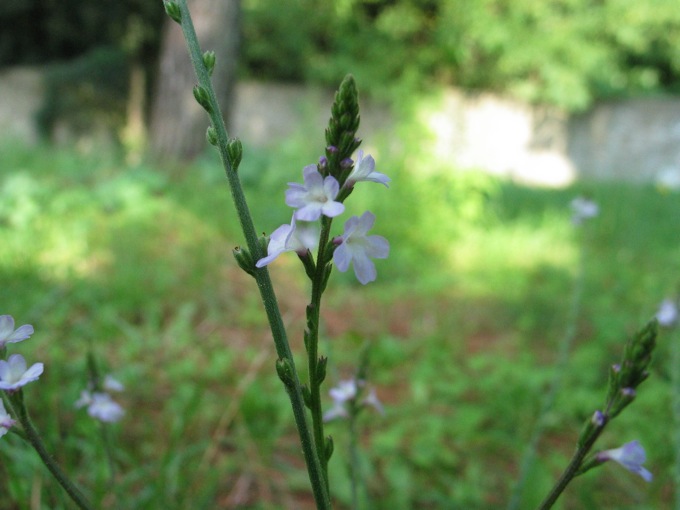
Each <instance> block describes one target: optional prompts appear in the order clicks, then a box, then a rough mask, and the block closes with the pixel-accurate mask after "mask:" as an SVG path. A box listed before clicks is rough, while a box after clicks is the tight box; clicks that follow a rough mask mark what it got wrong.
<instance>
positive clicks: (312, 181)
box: [286, 165, 345, 221]
mask: <svg viewBox="0 0 680 510" xmlns="http://www.w3.org/2000/svg"><path fill="white" fill-rule="evenodd" d="M302 173H303V175H304V179H305V183H304V184H298V183H296V182H289V183H288V186H289V188H288V190H286V204H287V205H289V206H290V207H294V208H296V209H297V211H295V219H298V220H302V221H316V220H318V219H319V218H320V217H321V215H322V214H323V215H324V216H328V217H329V218H334V217H335V216H338V215H340V214H342V212H343V211H344V210H345V206H344V205H342V204H341V203H340V202H335V197H337V196H338V191H340V185H339V184H338V181H337V180H336V179H335V177H333V176H330V175H329V176H328V177H326V178H325V179H324V177H323V176H322V175H321V174H320V173H319V171H318V170H317V169H316V165H308V166H306V167H305V168H304V169H303V171H302Z"/></svg>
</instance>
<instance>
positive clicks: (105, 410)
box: [75, 390, 125, 423]
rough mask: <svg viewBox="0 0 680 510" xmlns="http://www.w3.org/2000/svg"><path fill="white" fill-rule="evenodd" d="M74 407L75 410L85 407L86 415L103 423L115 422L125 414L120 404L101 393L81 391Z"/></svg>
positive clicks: (106, 394)
mask: <svg viewBox="0 0 680 510" xmlns="http://www.w3.org/2000/svg"><path fill="white" fill-rule="evenodd" d="M75 406H76V407H77V408H81V407H85V406H87V414H89V415H90V416H91V417H92V418H95V419H96V420H99V421H103V422H105V423H114V422H117V421H119V420H120V419H121V418H122V417H123V415H124V414H125V410H124V409H123V408H122V407H121V406H120V404H118V403H117V402H116V401H115V400H113V399H112V398H111V395H109V394H108V393H103V392H101V393H100V392H94V393H90V392H89V391H87V390H83V391H82V392H81V393H80V398H79V399H78V401H77V402H76V403H75Z"/></svg>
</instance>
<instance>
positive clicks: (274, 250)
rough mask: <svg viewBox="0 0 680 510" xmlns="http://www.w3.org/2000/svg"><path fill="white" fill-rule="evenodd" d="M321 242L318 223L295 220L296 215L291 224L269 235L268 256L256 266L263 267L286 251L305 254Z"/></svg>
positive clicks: (282, 226)
mask: <svg viewBox="0 0 680 510" xmlns="http://www.w3.org/2000/svg"><path fill="white" fill-rule="evenodd" d="M318 242H319V231H318V225H317V224H316V223H308V222H304V221H299V222H296V221H295V215H293V219H292V220H291V222H290V225H281V226H280V227H279V228H277V229H276V230H274V232H272V235H271V236H269V245H268V246H267V256H266V257H263V258H261V259H260V260H258V261H257V262H256V263H255V267H263V266H266V265H267V264H269V263H270V262H272V261H273V260H274V259H275V258H276V257H278V256H279V255H281V254H282V253H283V252H285V251H294V252H297V253H298V254H299V255H304V254H305V253H307V250H313V249H314V248H316V245H317V244H318Z"/></svg>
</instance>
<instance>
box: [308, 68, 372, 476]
mask: <svg viewBox="0 0 680 510" xmlns="http://www.w3.org/2000/svg"><path fill="white" fill-rule="evenodd" d="M358 128H359V102H358V94H357V89H356V85H355V83H354V78H352V77H351V76H348V77H346V78H345V79H344V80H343V81H342V83H341V84H340V87H339V89H338V92H337V94H336V95H335V101H334V103H333V106H332V108H331V118H330V120H329V122H328V128H327V129H326V144H327V147H326V159H325V162H326V164H325V165H323V166H322V165H319V166H320V167H321V171H322V172H323V173H325V174H326V176H325V178H326V179H335V181H336V182H337V183H338V184H337V186H338V188H339V187H340V186H342V185H343V184H344V182H345V180H346V179H347V175H348V174H349V171H350V168H351V167H350V166H349V165H346V164H345V162H347V161H350V160H349V157H350V156H351V155H352V152H353V151H354V150H355V149H356V148H357V147H358V146H359V144H360V143H361V142H360V140H358V139H357V138H356V132H357V129H358ZM322 175H323V174H322ZM334 195H336V196H337V191H336V192H335V193H334ZM346 196H348V194H345V195H344V197H343V198H346ZM326 203H331V204H333V203H337V202H332V201H328V202H326ZM343 209H344V206H343ZM298 212H299V211H298ZM340 212H342V210H341V211H340ZM332 215H334V214H332ZM332 223H333V218H332V217H331V215H329V214H327V213H326V214H325V215H323V216H321V233H320V236H319V248H318V252H317V257H316V268H315V271H314V273H313V276H312V277H311V280H312V296H311V301H310V303H309V305H308V306H307V330H306V331H305V347H306V349H307V364H308V367H309V402H308V405H309V408H310V410H311V413H312V430H313V431H314V441H315V443H316V450H317V452H319V457H320V460H321V466H322V469H323V472H324V477H325V480H326V483H328V461H329V459H330V457H331V454H332V451H333V444H332V440H331V438H330V437H329V438H326V437H325V436H324V430H323V410H322V407H321V384H322V383H323V380H324V379H325V376H326V358H321V357H319V318H320V315H319V313H320V310H321V296H322V295H323V292H324V290H325V288H326V283H327V282H328V277H329V276H330V268H331V265H330V263H331V254H332V251H333V250H332V247H331V246H329V243H328V241H329V239H330V233H331V225H332Z"/></svg>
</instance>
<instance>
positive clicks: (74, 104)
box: [37, 46, 128, 136]
mask: <svg viewBox="0 0 680 510" xmlns="http://www.w3.org/2000/svg"><path fill="white" fill-rule="evenodd" d="M127 91H128V66H127V59H126V56H125V54H124V53H123V52H122V51H121V50H120V49H119V48H116V47H103V46H100V47H97V48H95V49H93V50H92V51H90V52H88V53H86V54H84V55H82V56H80V57H78V58H75V59H72V60H69V61H66V62H60V63H54V64H51V65H49V66H48V68H47V71H46V73H45V97H44V100H43V103H42V107H41V109H40V110H39V111H38V113H37V123H38V127H39V129H40V131H41V133H42V134H43V135H45V136H49V135H50V134H51V133H52V131H53V130H54V128H55V125H56V124H57V123H58V122H59V121H67V123H68V127H69V130H70V131H73V132H74V133H73V134H76V133H81V134H84V133H89V132H90V131H91V130H92V129H93V128H94V127H99V128H102V127H104V128H106V129H108V130H110V131H111V132H115V131H117V130H118V129H119V128H120V127H121V126H122V125H123V123H124V122H125V117H124V112H125V103H126V97H127Z"/></svg>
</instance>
